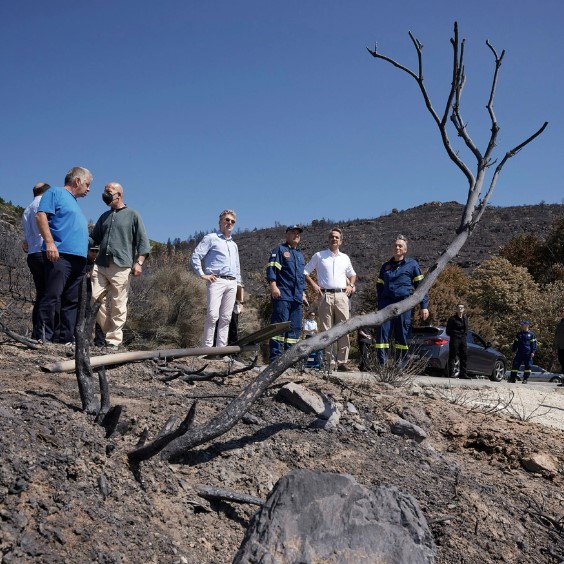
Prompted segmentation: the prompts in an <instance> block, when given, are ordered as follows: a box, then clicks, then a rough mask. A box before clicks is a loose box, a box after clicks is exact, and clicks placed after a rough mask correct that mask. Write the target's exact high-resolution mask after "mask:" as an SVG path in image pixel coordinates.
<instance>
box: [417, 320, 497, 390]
mask: <svg viewBox="0 0 564 564" xmlns="http://www.w3.org/2000/svg"><path fill="white" fill-rule="evenodd" d="M448 342H449V337H448V335H447V334H446V328H445V327H433V326H429V327H412V329H411V338H410V340H409V353H410V356H411V357H412V358H414V359H418V358H425V359H427V370H428V371H435V372H440V373H441V375H443V376H446V377H448V376H449V373H448ZM506 365H507V359H506V358H505V356H503V354H501V353H500V352H499V351H497V350H495V349H494V348H492V346H491V343H487V342H486V341H484V339H482V337H480V335H478V333H474V331H468V361H467V363H466V371H467V372H468V374H483V375H485V376H488V377H489V379H490V380H492V381H494V382H501V380H503V378H504V376H505V366H506ZM459 373H460V364H459V361H458V359H456V363H455V366H454V377H455V378H458V375H459Z"/></svg>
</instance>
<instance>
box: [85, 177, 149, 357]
mask: <svg viewBox="0 0 564 564" xmlns="http://www.w3.org/2000/svg"><path fill="white" fill-rule="evenodd" d="M102 199H103V200H104V202H105V203H106V204H107V205H108V206H110V210H109V211H107V212H105V213H103V214H102V215H101V216H100V218H99V219H98V221H97V222H96V225H95V226H94V229H93V230H92V233H91V234H90V246H99V247H100V251H99V252H98V257H97V258H96V263H95V265H94V269H93V270H92V300H93V301H96V300H99V301H100V302H101V306H100V310H99V311H98V318H97V321H98V323H99V325H100V327H102V330H103V331H104V333H105V334H106V345H107V347H108V348H110V349H115V350H117V349H118V348H119V346H120V345H121V343H122V341H123V326H124V324H125V320H126V318H127V298H128V294H129V284H130V280H131V276H141V272H142V270H143V263H144V261H145V259H146V258H147V256H148V255H149V253H150V251H151V247H150V244H149V239H148V237H147V233H146V232H145V226H144V225H143V220H142V219H141V216H140V215H139V214H138V213H137V212H136V211H135V210H133V209H131V208H128V207H127V206H126V205H125V204H124V203H123V188H122V186H121V184H118V183H117V182H110V183H109V184H106V186H105V188H104V192H103V194H102ZM106 296H109V299H110V315H108V307H107V303H106V299H105V298H106Z"/></svg>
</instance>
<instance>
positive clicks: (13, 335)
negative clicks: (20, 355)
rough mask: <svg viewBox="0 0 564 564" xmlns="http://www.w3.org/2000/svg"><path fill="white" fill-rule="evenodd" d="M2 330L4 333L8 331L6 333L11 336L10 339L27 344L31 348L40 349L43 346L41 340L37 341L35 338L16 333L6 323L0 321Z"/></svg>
mask: <svg viewBox="0 0 564 564" xmlns="http://www.w3.org/2000/svg"><path fill="white" fill-rule="evenodd" d="M0 331H3V332H4V333H6V335H8V337H10V339H13V340H14V341H16V342H18V343H21V344H22V345H25V346H26V347H27V348H29V349H33V350H38V349H40V348H41V347H40V345H39V341H36V340H35V339H28V338H27V337H24V336H23V335H20V334H18V333H15V332H14V331H12V330H11V329H8V327H6V325H4V324H3V323H2V322H0Z"/></svg>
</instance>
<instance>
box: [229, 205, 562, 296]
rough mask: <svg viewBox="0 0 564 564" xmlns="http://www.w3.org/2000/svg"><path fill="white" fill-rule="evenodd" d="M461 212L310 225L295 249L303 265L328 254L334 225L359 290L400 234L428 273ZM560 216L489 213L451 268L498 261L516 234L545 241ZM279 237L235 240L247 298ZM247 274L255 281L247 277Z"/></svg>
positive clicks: (535, 210) (513, 210) (431, 209)
mask: <svg viewBox="0 0 564 564" xmlns="http://www.w3.org/2000/svg"><path fill="white" fill-rule="evenodd" d="M462 210H463V206H462V205H461V204H459V203H458V202H444V203H443V202H429V203H427V204H423V205H420V206H417V207H414V208H410V209H407V210H403V211H395V210H394V211H393V212H392V213H390V214H388V215H385V216H381V217H377V218H373V219H358V220H354V221H345V222H336V223H329V222H326V221H324V220H314V221H313V222H312V223H311V224H310V225H307V226H304V233H303V234H302V243H301V245H300V248H301V250H302V252H303V253H304V255H305V257H306V260H308V259H309V258H310V257H311V256H312V255H313V254H314V253H315V252H317V251H319V250H321V249H325V248H327V241H328V234H329V230H330V229H331V227H333V226H334V225H337V226H338V227H339V228H340V229H342V230H343V245H342V247H341V249H342V251H343V252H345V253H347V254H348V255H349V256H350V257H351V261H352V264H353V267H354V268H355V270H356V272H357V274H358V285H359V289H362V288H363V287H364V285H365V284H366V283H367V282H368V281H369V280H370V279H371V278H372V277H373V276H374V275H375V274H376V273H377V270H378V269H379V268H380V265H381V264H382V262H384V261H385V260H388V259H389V258H390V256H391V246H392V242H393V241H394V240H395V238H396V236H397V235H398V234H400V233H401V234H403V235H405V236H406V237H407V239H408V254H409V256H411V257H413V258H415V259H417V260H418V261H419V263H420V265H421V267H422V268H423V269H426V268H428V267H430V266H431V265H432V264H433V263H434V261H435V260H436V258H437V256H438V255H439V254H440V253H441V252H442V251H443V250H444V249H446V247H447V246H448V245H449V243H450V242H451V241H452V239H453V238H454V235H455V231H456V229H457V227H458V225H459V224H460V216H461V214H462ZM562 215H564V205H562V204H536V205H525V206H511V207H488V208H487V210H486V211H485V213H484V216H483V218H482V220H481V221H480V223H479V224H478V226H477V228H476V229H475V231H474V232H473V233H472V235H471V236H470V237H469V239H468V241H467V243H466V245H465V246H464V247H463V248H462V250H461V252H460V254H459V255H458V256H457V257H456V259H455V261H454V264H458V265H459V266H461V267H462V268H463V269H465V270H466V271H471V270H472V269H473V268H475V267H476V266H478V265H479V264H480V263H481V262H482V261H484V260H485V259H487V258H488V257H490V256H492V255H497V254H498V252H499V249H500V247H502V246H503V245H505V244H506V243H508V242H509V241H510V240H511V239H512V238H513V237H514V236H516V235H518V234H521V233H534V234H536V235H538V236H540V237H545V236H546V235H547V233H548V231H549V230H550V227H551V225H552V223H553V221H554V220H555V219H556V218H558V217H560V216H562ZM284 236H285V226H281V227H271V228H266V229H256V230H253V231H247V232H243V233H238V234H236V235H235V240H236V242H237V244H238V246H239V255H240V259H241V268H242V270H243V275H244V278H245V283H246V285H247V287H248V289H249V290H250V291H251V292H253V293H254V292H261V291H263V287H261V284H260V279H261V273H263V272H264V270H265V268H266V263H267V262H268V258H269V253H270V251H271V249H272V248H273V247H274V246H275V245H276V244H278V243H279V242H281V241H282V240H283V239H284ZM251 273H256V275H254V276H249V274H251ZM257 275H258V276H257ZM257 278H258V279H259V280H258V281H257Z"/></svg>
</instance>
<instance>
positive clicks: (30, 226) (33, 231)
mask: <svg viewBox="0 0 564 564" xmlns="http://www.w3.org/2000/svg"><path fill="white" fill-rule="evenodd" d="M42 196H43V194H41V195H40V196H35V198H33V202H31V204H29V206H27V208H25V211H24V212H23V215H22V227H23V231H24V238H25V240H26V241H27V252H28V254H30V255H31V254H33V253H40V252H41V245H43V237H41V233H39V227H37V221H36V219H35V214H36V213H37V208H38V207H39V202H40V201H41V197H42Z"/></svg>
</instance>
